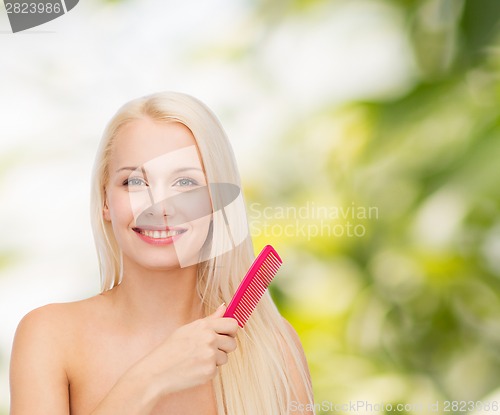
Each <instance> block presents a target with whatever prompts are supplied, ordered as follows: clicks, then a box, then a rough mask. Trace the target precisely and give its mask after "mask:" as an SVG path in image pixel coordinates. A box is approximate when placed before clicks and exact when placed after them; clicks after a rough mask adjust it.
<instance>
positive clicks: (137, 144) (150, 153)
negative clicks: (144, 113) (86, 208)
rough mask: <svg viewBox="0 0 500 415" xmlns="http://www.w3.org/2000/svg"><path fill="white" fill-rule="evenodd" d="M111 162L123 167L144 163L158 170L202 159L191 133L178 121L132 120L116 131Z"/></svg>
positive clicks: (194, 163) (198, 164)
mask: <svg viewBox="0 0 500 415" xmlns="http://www.w3.org/2000/svg"><path fill="white" fill-rule="evenodd" d="M111 158H112V160H111V163H112V164H113V165H114V167H116V168H117V169H120V168H123V167H133V166H135V167H141V166H144V167H147V168H148V169H151V170H158V171H161V170H163V169H165V168H166V166H170V168H175V169H178V168H181V167H195V168H200V167H201V165H202V163H201V159H200V156H199V151H198V148H197V146H196V141H195V139H194V137H193V134H192V133H191V131H190V130H189V128H187V127H186V126H185V125H183V124H181V123H178V122H155V121H152V120H150V119H139V120H134V121H131V122H129V123H128V124H126V125H125V126H124V127H123V128H122V129H121V130H120V131H119V133H118V134H117V136H116V138H115V143H114V146H113V151H112V155H111Z"/></svg>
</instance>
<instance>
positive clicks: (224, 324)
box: [210, 317, 239, 337]
mask: <svg viewBox="0 0 500 415" xmlns="http://www.w3.org/2000/svg"><path fill="white" fill-rule="evenodd" d="M210 326H211V327H212V329H213V330H215V331H216V332H217V333H218V334H225V335H228V336H231V337H235V336H236V334H237V333H238V327H239V326H238V322H237V321H236V320H235V319H234V318H228V317H224V318H218V319H212V320H211V321H210Z"/></svg>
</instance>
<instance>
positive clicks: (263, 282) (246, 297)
mask: <svg viewBox="0 0 500 415" xmlns="http://www.w3.org/2000/svg"><path fill="white" fill-rule="evenodd" d="M281 264H282V261H281V258H280V257H279V255H278V253H277V252H276V251H275V250H274V248H273V247H272V246H271V245H267V246H265V247H264V249H263V250H262V251H261V253H260V254H259V255H258V256H257V258H255V261H254V262H253V264H252V266H251V267H250V269H249V270H248V272H247V274H246V275H245V278H243V280H242V281H241V284H240V286H239V287H238V289H237V290H236V293H235V295H234V297H233V299H232V300H231V302H230V303H229V306H228V307H227V310H226V313H225V314H224V317H233V318H235V319H236V321H238V324H239V326H240V327H243V326H244V325H245V323H246V322H247V320H248V319H249V318H250V315H251V314H252V312H253V310H254V309H255V307H256V306H257V304H258V302H259V300H260V299H261V298H262V296H263V295H264V292H265V291H266V289H267V287H268V286H269V284H270V283H271V281H272V280H273V278H274V276H275V275H276V273H277V272H278V269H279V267H280V266H281Z"/></svg>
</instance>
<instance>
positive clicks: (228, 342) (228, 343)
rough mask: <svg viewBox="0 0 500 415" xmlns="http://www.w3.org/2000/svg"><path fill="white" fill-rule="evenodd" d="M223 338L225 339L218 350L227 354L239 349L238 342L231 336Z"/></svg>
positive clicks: (221, 341) (220, 342) (221, 340)
mask: <svg viewBox="0 0 500 415" xmlns="http://www.w3.org/2000/svg"><path fill="white" fill-rule="evenodd" d="M222 337H223V338H222V339H220V341H219V344H218V346H217V347H218V349H219V350H221V351H223V352H225V353H231V352H234V351H235V350H236V347H237V344H236V340H235V339H234V338H232V337H229V336H222Z"/></svg>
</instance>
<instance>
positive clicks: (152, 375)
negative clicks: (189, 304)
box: [91, 306, 238, 415]
mask: <svg viewBox="0 0 500 415" xmlns="http://www.w3.org/2000/svg"><path fill="white" fill-rule="evenodd" d="M224 311H225V307H224V306H220V307H219V308H218V309H217V310H216V311H215V313H213V314H212V315H210V316H208V317H205V318H202V319H199V320H195V321H193V322H192V323H189V324H186V325H185V326H182V327H180V328H179V329H177V330H175V331H174V332H173V333H172V334H171V335H170V337H169V338H168V339H167V340H166V341H165V342H163V343H162V344H160V346H158V347H157V348H156V349H154V350H153V351H152V352H150V353H149V354H147V355H146V356H144V357H143V358H142V359H141V360H139V361H138V362H137V363H136V364H134V365H133V366H132V367H131V368H130V369H129V370H128V371H127V372H126V373H125V374H124V375H123V376H122V377H121V378H120V379H119V380H118V382H117V383H116V385H115V386H114V387H113V388H112V389H111V390H110V391H109V393H108V395H107V396H106V397H105V398H104V399H103V400H102V401H101V402H100V403H99V405H98V406H97V408H95V410H94V411H93V412H92V413H91V415H116V414H120V415H139V414H145V413H149V412H151V410H152V409H153V408H154V407H155V405H156V404H157V403H158V401H159V399H161V398H162V397H165V396H168V395H169V394H170V393H174V392H178V391H180V390H184V389H189V388H192V387H194V386H197V385H201V384H203V383H206V382H208V381H209V380H211V379H213V378H214V377H215V375H216V374H217V366H221V365H224V364H226V363H227V361H228V356H227V354H228V353H230V352H232V351H234V350H235V349H236V340H235V337H236V332H237V330H238V323H237V322H236V320H234V319H232V318H223V317H222V316H223V315H224Z"/></svg>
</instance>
